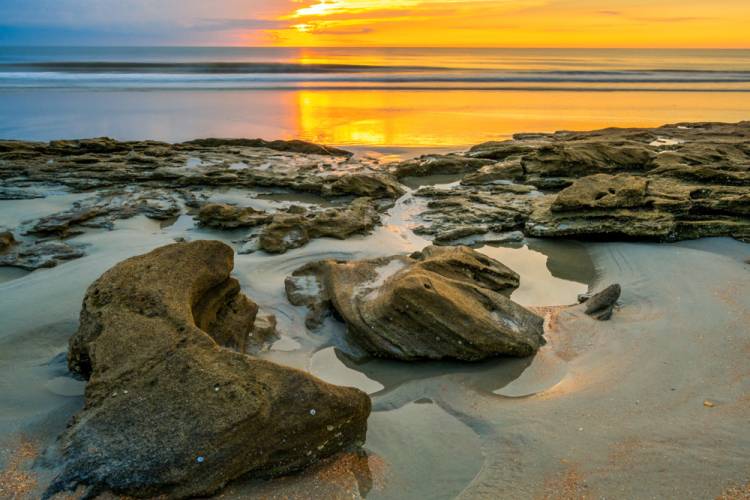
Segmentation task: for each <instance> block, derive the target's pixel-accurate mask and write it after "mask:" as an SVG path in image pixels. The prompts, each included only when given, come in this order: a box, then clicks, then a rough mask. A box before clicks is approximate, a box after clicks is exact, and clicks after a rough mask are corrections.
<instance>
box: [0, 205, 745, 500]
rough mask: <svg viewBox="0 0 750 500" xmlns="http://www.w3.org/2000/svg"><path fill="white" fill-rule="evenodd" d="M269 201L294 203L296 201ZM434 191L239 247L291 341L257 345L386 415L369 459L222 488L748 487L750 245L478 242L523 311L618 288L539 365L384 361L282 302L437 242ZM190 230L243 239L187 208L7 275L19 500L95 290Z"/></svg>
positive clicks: (561, 335) (263, 300)
mask: <svg viewBox="0 0 750 500" xmlns="http://www.w3.org/2000/svg"><path fill="white" fill-rule="evenodd" d="M63 196H65V195H63ZM236 196H238V195H237V193H232V192H227V191H217V192H216V193H215V197H216V198H217V199H228V198H229V199H232V198H234V197H236ZM256 201H258V202H259V203H263V204H272V205H273V204H283V203H285V202H286V200H285V199H284V196H283V195H274V196H262V197H259V199H256ZM292 201H295V202H299V201H306V202H310V203H315V202H316V200H314V199H309V200H292ZM58 202H59V203H58ZM69 202H70V200H67V199H63V197H62V196H61V197H60V198H58V197H50V198H47V199H46V200H45V203H44V205H42V204H37V205H35V206H36V207H39V210H40V211H41V212H44V211H47V213H52V212H55V211H57V210H59V209H60V206H59V205H60V204H62V205H65V204H67V203H69ZM30 203H33V201H1V202H0V213H2V214H3V215H2V216H3V217H4V218H5V219H7V220H8V221H13V220H16V219H19V220H20V219H27V218H30V217H31V216H29V214H28V212H26V210H27V207H26V206H25V205H24V204H30ZM419 203H421V202H420V201H419V200H418V199H416V198H412V197H411V196H410V195H408V194H407V195H406V196H405V197H403V198H401V199H400V200H399V201H397V202H396V205H395V207H394V208H393V209H391V210H390V212H389V214H388V216H387V217H386V218H385V220H384V224H383V225H382V226H379V227H378V228H377V229H376V230H375V231H374V232H373V233H372V234H370V235H368V236H362V237H355V238H351V239H349V240H346V241H335V240H330V239H319V240H315V241H313V242H311V243H310V244H308V245H307V246H305V247H303V248H300V249H297V250H293V251H290V252H288V253H286V254H284V255H280V256H269V255H267V254H264V253H255V254H250V255H237V256H236V264H235V275H236V277H237V278H238V279H239V280H240V282H241V283H242V285H243V289H244V292H245V293H246V294H247V295H248V296H250V297H252V298H253V299H254V300H255V301H256V302H257V303H258V304H260V305H261V308H262V310H263V311H265V312H272V313H274V314H276V316H277V318H278V320H279V330H280V332H281V333H282V337H281V339H280V340H279V341H278V342H277V343H276V344H274V346H273V347H272V348H271V350H269V351H268V352H265V353H262V354H261V356H262V357H264V358H266V359H269V360H273V361H276V362H279V363H283V364H285V365H289V366H294V367H298V368H301V369H304V370H308V371H310V372H312V373H314V374H316V375H317V376H319V377H321V378H323V379H325V380H327V381H330V382H334V383H337V384H341V385H350V386H356V387H359V388H361V389H363V390H365V391H366V392H368V393H370V395H371V397H372V398H373V410H374V411H373V414H372V415H371V417H370V419H369V431H368V438H367V443H366V445H365V452H366V453H367V456H366V457H356V456H344V457H342V458H340V459H338V460H335V461H333V462H330V463H326V464H321V466H320V467H319V468H315V469H314V470H309V471H307V472H305V473H303V474H301V475H297V476H294V477H290V478H282V479H277V480H274V481H264V482H257V481H256V482H254V481H239V482H236V483H234V484H232V485H231V486H230V487H229V488H228V489H227V490H226V491H224V492H223V493H222V494H221V495H220V496H221V498H247V497H258V498H307V497H310V496H311V495H317V496H318V497H320V498H323V497H325V498H352V497H355V498H356V497H365V496H366V497H367V498H372V499H381V498H382V499H422V498H439V499H442V498H445V499H449V498H466V499H471V498H561V497H562V498H582V497H585V498H601V497H606V498H715V497H717V496H719V495H720V494H722V492H725V491H731V490H730V489H731V488H733V487H735V488H738V489H737V491H741V489H742V488H744V485H745V484H747V483H748V481H750V477H748V474H750V425H749V424H750V365H748V362H747V360H748V359H749V358H750V333H749V330H748V324H750V264H747V263H746V262H745V260H746V259H747V258H748V257H750V245H747V244H743V243H739V242H737V241H734V240H730V239H710V240H699V241H693V242H683V243H679V244H646V243H580V242H573V241H540V240H533V239H530V240H528V241H527V242H526V243H525V244H522V245H516V246H515V248H514V247H493V246H486V247H483V248H482V249H481V251H483V252H485V253H487V254H488V255H490V256H492V257H494V258H497V259H499V260H501V261H502V262H504V263H506V264H507V265H509V266H510V267H511V268H513V269H515V270H516V271H518V272H519V273H520V274H521V287H520V288H519V289H518V290H517V291H516V292H515V294H514V296H513V298H514V299H515V300H517V301H519V302H521V303H522V304H524V305H527V306H561V305H566V304H573V303H575V302H576V296H577V294H579V293H583V292H586V291H587V290H589V289H591V290H598V289H600V288H602V287H603V286H606V285H608V284H610V283H613V282H618V283H620V284H621V285H622V287H623V296H622V299H621V302H622V304H621V308H620V309H619V310H617V311H616V312H615V315H614V316H613V318H612V320H611V321H610V322H606V323H601V322H595V321H594V320H592V319H590V318H589V317H587V316H585V315H583V314H582V313H581V312H580V311H579V310H577V309H561V308H556V307H549V308H546V309H544V311H546V312H548V313H549V314H550V317H549V318H548V322H547V331H546V337H547V340H548V344H547V345H546V346H545V347H544V348H543V349H542V350H540V352H539V353H538V354H537V355H536V356H535V357H534V358H529V359H520V360H519V359H512V360H511V359H496V360H492V361H488V362H483V363H478V364H458V363H414V364H406V363H396V362H386V361H376V360H371V359H368V358H367V357H366V356H364V355H363V353H362V352H361V351H360V350H359V349H357V348H356V347H355V346H352V345H349V344H348V343H347V342H345V341H344V339H343V335H342V334H343V330H344V326H343V325H342V324H341V323H339V322H338V321H336V320H335V319H333V318H329V319H328V320H327V321H326V323H325V325H324V327H323V328H322V329H321V330H320V331H317V332H309V331H307V330H306V329H305V327H304V316H305V310H304V308H299V307H294V306H291V305H290V304H289V303H288V302H287V300H286V298H285V295H284V288H283V280H284V278H285V277H286V276H287V275H288V274H290V273H291V272H292V271H294V270H295V269H296V268H298V267H300V266H301V265H303V264H304V263H306V262H310V261H314V260H319V259H322V258H337V259H359V258H368V257H376V256H387V255H393V254H396V253H409V252H412V251H416V250H419V249H421V248H422V247H424V246H426V245H427V244H428V241H427V240H425V239H423V238H421V237H419V236H417V235H415V234H414V233H413V232H412V231H411V229H412V228H413V227H414V222H413V218H414V216H415V214H416V213H418V212H419V206H418V205H419ZM41 215H45V214H44V213H34V214H33V215H32V216H33V217H38V216H41ZM175 238H187V239H192V240H194V239H206V238H210V239H220V240H223V241H225V242H227V243H231V241H232V240H233V239H236V235H234V234H233V233H232V232H220V231H211V230H206V229H202V228H198V227H196V226H195V223H194V220H193V219H192V217H190V216H181V217H180V218H179V219H177V220H176V221H174V223H173V224H167V225H164V224H160V223H158V222H155V221H151V220H148V219H146V218H145V217H141V216H139V217H135V218H133V219H130V220H125V221H118V222H116V224H115V229H114V230H113V231H107V230H101V229H95V230H94V229H92V230H87V231H86V232H85V233H84V234H82V235H79V236H76V237H74V238H72V241H73V242H75V243H83V244H86V245H88V247H87V249H86V250H87V256H86V257H84V258H81V259H78V260H75V261H71V262H68V263H65V264H63V265H60V266H58V267H56V268H54V269H49V270H39V271H35V272H33V273H17V274H15V275H14V274H10V273H4V274H0V297H1V298H2V300H0V394H2V395H3V404H2V406H0V448H1V449H2V450H4V451H3V453H0V466H2V470H3V471H4V472H2V473H1V474H0V478H1V479H2V481H0V488H10V486H8V487H6V486H5V483H6V482H10V483H14V484H16V486H17V487H18V488H21V487H22V486H23V484H21V483H22V482H23V481H26V482H27V483H26V484H30V486H29V487H28V488H26V489H24V490H23V491H24V495H26V497H28V498H36V497H37V496H38V494H39V491H40V488H41V487H42V486H43V485H44V484H45V481H46V480H48V477H47V476H45V472H44V469H43V468H41V467H36V468H35V469H34V470H33V471H31V472H29V471H27V470H26V468H27V466H28V464H29V463H31V458H30V457H31V456H32V454H31V453H30V452H29V448H28V446H29V445H28V444H25V443H33V446H34V449H36V450H42V451H43V450H44V449H45V448H46V447H48V446H49V445H51V444H52V443H53V442H54V439H55V437H56V436H57V435H58V433H59V432H60V431H61V430H62V429H63V428H64V427H65V425H66V423H67V422H68V420H69V418H70V417H71V416H72V415H74V414H75V413H76V412H77V411H78V410H79V409H80V408H81V405H82V403H83V398H82V393H83V384H82V383H80V382H78V381H76V380H74V379H72V378H70V377H69V376H68V374H67V369H66V365H65V357H64V353H65V351H66V348H67V339H68V337H69V336H70V335H71V334H72V333H73V332H75V330H76V328H77V318H78V313H79V311H80V306H81V301H82V298H83V295H84V292H85V290H86V288H87V287H88V285H89V284H90V283H91V282H92V281H94V280H95V279H96V278H97V277H98V276H99V275H100V274H101V273H102V272H104V271H105V270H106V269H108V268H109V267H111V266H112V265H114V264H115V263H116V262H119V261H121V260H123V259H125V258H127V257H129V256H132V255H137V254H141V253H144V252H146V251H148V250H151V249H153V248H156V247H158V246H161V245H164V244H168V243H171V242H173V241H174V239H175ZM235 246H236V245H235ZM19 460H20V465H19ZM40 485H41V486H40ZM6 491H12V490H10V489H5V490H3V492H4V493H3V494H5V492H6ZM19 491H21V489H19ZM0 496H3V495H0ZM20 498H24V496H21V497H20Z"/></svg>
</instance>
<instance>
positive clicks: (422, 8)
mask: <svg viewBox="0 0 750 500" xmlns="http://www.w3.org/2000/svg"><path fill="white" fill-rule="evenodd" d="M281 3H283V2H281ZM287 5H291V6H292V10H290V11H288V12H280V15H279V16H278V17H277V18H276V19H277V20H278V21H279V22H281V25H280V26H279V27H278V28H274V29H269V30H265V31H264V32H263V33H261V34H258V33H255V34H252V37H256V39H259V40H260V39H262V38H263V36H267V37H269V38H270V40H271V41H270V43H271V44H273V45H283V46H307V47H315V46H455V47H467V46H474V47H477V46H480V47H665V48H669V47H682V48H684V47H747V46H748V41H747V36H746V26H747V23H748V22H750V9H749V8H748V7H747V2H746V1H745V0H718V1H716V2H711V3H708V2H689V3H686V2H682V1H677V0H660V1H653V2H645V1H643V2H641V1H637V2H633V1H628V0H615V1H611V2H607V3H606V4H603V3H601V2H596V1H593V0H571V1H561V0H531V1H519V0H505V1H490V0H469V1H466V0H381V1H377V0H308V1H296V2H292V3H291V4H287ZM259 36H260V38H257V37H259Z"/></svg>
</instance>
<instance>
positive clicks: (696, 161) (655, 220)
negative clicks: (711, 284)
mask: <svg viewBox="0 0 750 500" xmlns="http://www.w3.org/2000/svg"><path fill="white" fill-rule="evenodd" d="M454 156H456V155H453V154H451V155H445V156H443V157H442V158H444V159H445V161H452V160H453V157H454ZM464 156H465V157H468V158H472V159H478V158H479V159H490V160H495V163H492V164H489V165H485V166H482V167H481V168H479V169H478V170H476V171H475V172H472V173H467V174H466V175H464V176H463V178H462V179H461V186H459V187H457V188H453V189H451V190H450V196H451V197H452V201H453V206H452V207H448V206H445V207H440V206H438V205H437V204H436V202H437V203H440V202H442V200H443V199H444V198H445V196H446V195H445V194H440V193H438V192H437V190H420V191H419V192H418V193H417V194H418V195H420V196H424V197H428V198H432V199H433V200H434V202H433V201H431V202H430V203H428V205H427V209H426V210H424V211H423V212H422V214H421V215H420V218H422V219H423V220H424V221H425V222H426V224H425V225H424V226H423V227H422V228H419V231H420V232H421V233H423V234H429V235H447V237H448V238H450V237H451V231H454V230H456V231H457V233H456V234H458V230H460V232H463V233H465V234H469V233H471V232H473V233H474V234H485V233H488V232H492V231H495V232H499V233H502V232H504V231H510V230H514V229H520V230H522V231H523V232H524V233H525V234H526V235H527V236H533V237H545V238H557V237H587V238H597V239H603V238H604V239H623V238H624V239H636V238H637V239H650V240H657V241H677V240H683V239H692V238H702V237H710V236H731V237H734V238H736V239H739V240H741V241H750V218H749V217H750V215H749V214H750V194H748V192H747V186H749V185H750V170H748V169H749V168H750V167H749V166H750V122H741V123H737V124H721V123H699V124H676V125H666V126H664V127H659V128H656V129H604V130H597V131H591V132H556V133H554V134H517V135H515V136H514V138H513V140H511V141H503V142H491V143H486V144H482V145H479V146H475V147H474V148H472V149H471V150H469V151H468V152H466V153H464ZM435 161H437V158H436V159H435ZM501 186H502V189H504V190H505V192H503V193H502V194H501V196H502V203H498V202H497V201H494V200H492V198H493V197H497V195H498V194H500V192H499V191H498V189H499V188H500V187H501ZM535 188H536V189H535ZM537 189H538V190H541V191H542V192H540V191H537ZM495 207H496V208H495ZM510 207H512V208H513V209H516V210H515V212H516V214H515V217H516V218H517V219H516V221H515V222H516V226H515V227H509V225H505V227H502V228H498V227H496V226H495V227H493V222H494V221H495V220H498V219H501V218H502V212H503V211H507V210H508V209H509V208H510ZM498 216H499V217H498ZM454 241H463V240H462V239H457V240H454Z"/></svg>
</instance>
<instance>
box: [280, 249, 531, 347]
mask: <svg viewBox="0 0 750 500" xmlns="http://www.w3.org/2000/svg"><path fill="white" fill-rule="evenodd" d="M518 284H519V278H518V275H517V274H516V273H514V272H513V271H511V270H510V269H508V268H507V267H505V266H503V265H502V264H501V263H499V262H497V261H494V260H492V259H490V258H489V257H487V256H485V255H483V254H480V253H478V252H476V251H474V250H471V249H469V248H466V247H428V248H426V249H425V250H423V251H422V252H418V253H416V254H414V255H412V256H409V257H406V256H394V257H388V258H381V259H374V260H364V261H354V262H337V261H322V262H316V263H312V264H308V265H307V266H305V267H303V268H301V269H299V270H297V271H295V272H294V274H293V275H292V276H290V277H289V278H287V281H286V289H287V297H288V298H289V300H290V302H291V303H292V304H295V305H308V306H309V307H311V315H310V317H309V320H310V321H309V324H313V325H314V324H315V323H316V322H318V321H319V320H320V319H321V317H322V314H321V311H324V310H325V308H326V306H327V305H329V304H330V306H331V307H332V308H333V309H334V310H335V311H336V313H337V314H338V315H339V317H341V318H342V319H343V320H344V321H345V322H346V324H347V336H348V337H349V338H350V339H351V340H353V341H354V342H356V343H357V344H358V345H360V346H361V347H363V348H364V349H365V350H366V351H368V352H369V353H370V354H372V355H373V356H377V357H386V358H393V359H399V360H405V361H413V360H419V359H457V360H463V361H477V360H481V359H485V358H489V357H493V356H499V355H508V356H529V355H531V354H533V353H534V352H536V350H537V349H538V348H539V346H540V345H542V344H543V343H544V340H543V338H542V333H543V331H542V325H543V320H542V319H541V318H540V317H539V316H537V315H535V314H533V313H531V312H530V311H528V310H526V309H525V308H523V307H521V306H519V305H518V304H516V303H514V302H513V301H511V300H510V299H509V298H508V295H510V292H511V291H512V290H513V289H514V288H516V287H518Z"/></svg>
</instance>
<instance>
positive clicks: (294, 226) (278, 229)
mask: <svg viewBox="0 0 750 500" xmlns="http://www.w3.org/2000/svg"><path fill="white" fill-rule="evenodd" d="M378 222H380V215H379V214H378V212H377V210H376V209H375V206H374V205H373V202H372V200H371V199H369V198H358V199H356V200H354V201H353V202H352V203H351V204H349V205H348V206H346V207H345V208H329V209H326V210H323V211H320V212H309V211H307V210H306V209H304V208H302V207H297V209H296V210H292V211H291V212H289V211H287V212H279V213H277V214H276V215H274V216H273V218H272V219H271V223H270V224H269V225H268V226H266V227H265V228H264V229H263V232H262V233H261V234H260V238H259V246H260V249H261V250H264V251H266V252H268V253H284V252H286V251H288V250H291V249H294V248H299V247H301V246H303V245H305V244H307V243H308V242H309V241H310V240H312V239H315V238H336V239H340V240H343V239H346V238H348V237H350V236H352V235H354V234H364V233H366V232H368V231H370V230H371V229H372V228H373V227H375V225H376V224H377V223H378Z"/></svg>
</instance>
